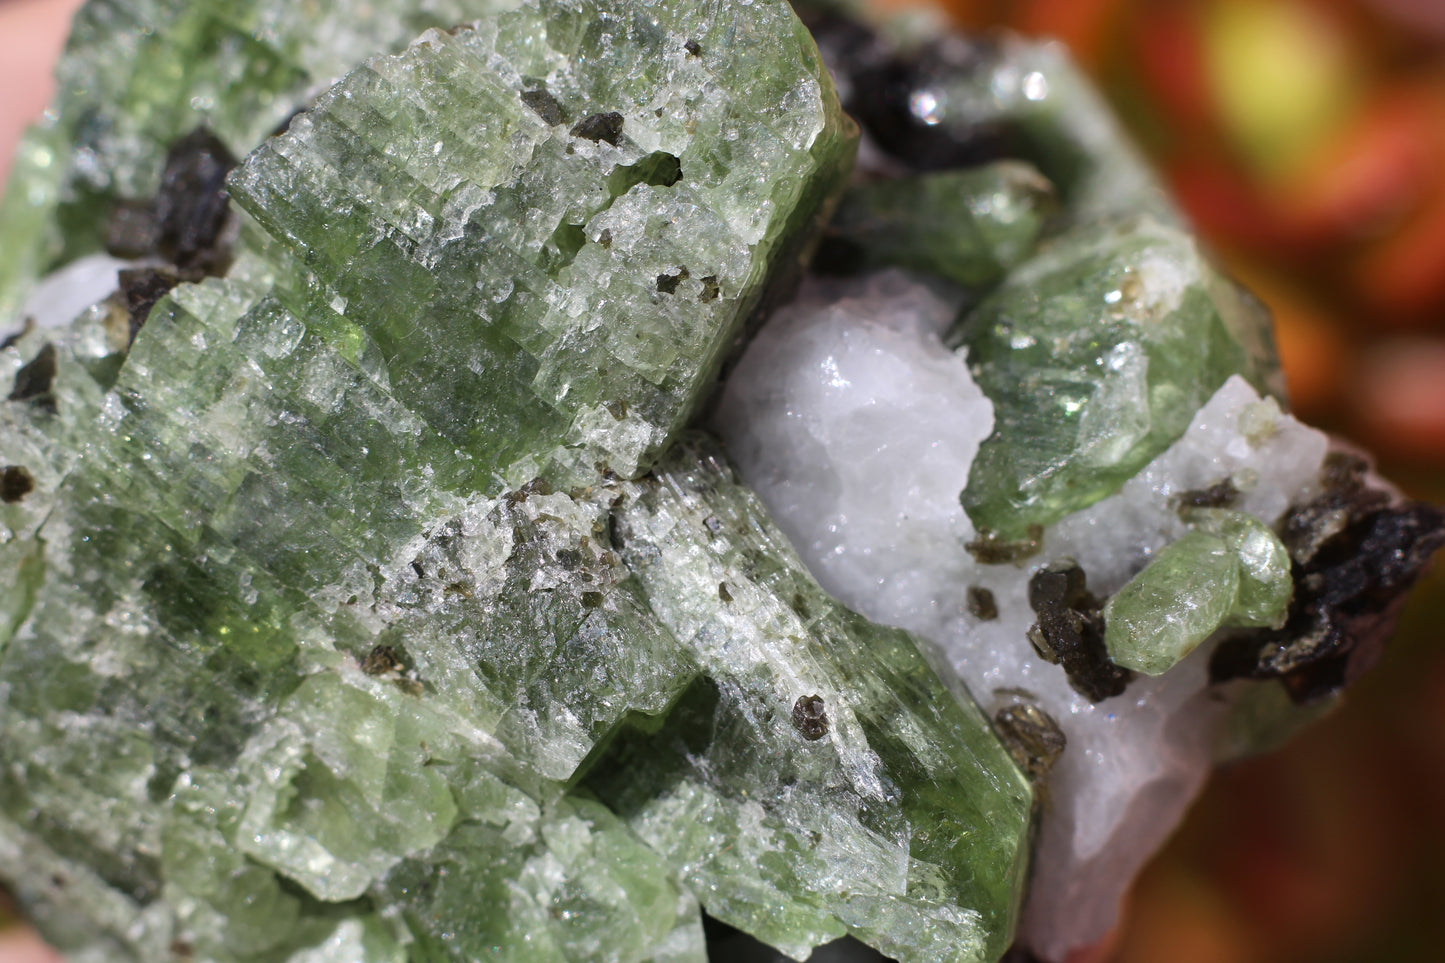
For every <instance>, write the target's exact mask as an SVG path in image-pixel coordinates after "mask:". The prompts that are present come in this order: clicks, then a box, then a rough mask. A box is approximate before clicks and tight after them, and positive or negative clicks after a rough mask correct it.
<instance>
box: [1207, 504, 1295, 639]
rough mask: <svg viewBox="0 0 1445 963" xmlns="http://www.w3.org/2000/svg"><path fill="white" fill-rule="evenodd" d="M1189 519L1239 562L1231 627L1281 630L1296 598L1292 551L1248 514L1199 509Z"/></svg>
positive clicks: (1271, 530) (1271, 531) (1266, 527)
mask: <svg viewBox="0 0 1445 963" xmlns="http://www.w3.org/2000/svg"><path fill="white" fill-rule="evenodd" d="M1185 520H1186V521H1188V522H1189V523H1190V524H1191V525H1193V526H1194V527H1195V528H1196V529H1198V530H1200V531H1205V532H1209V533H1210V534H1212V535H1217V536H1218V537H1219V538H1222V539H1224V542H1225V544H1227V545H1228V546H1229V549H1230V551H1232V552H1234V556H1235V558H1236V559H1237V560H1238V561H1239V594H1238V596H1237V597H1236V598H1235V602H1234V608H1233V610H1232V611H1231V612H1230V616H1229V620H1228V624H1230V625H1238V626H1271V627H1273V628H1279V627H1280V626H1281V625H1283V624H1284V619H1285V616H1286V615H1287V614H1288V613H1289V603H1290V599H1291V598H1292V597H1293V595H1294V579H1293V577H1292V576H1291V574H1290V558H1289V550H1288V549H1287V548H1285V545H1284V542H1282V541H1280V538H1279V536H1278V535H1276V534H1275V533H1274V530H1273V529H1271V528H1270V527H1269V526H1268V525H1266V524H1264V522H1261V521H1260V520H1259V519H1257V518H1255V517H1254V516H1253V515H1249V514H1246V513H1244V512H1232V511H1225V510H1223V509H1217V508H1215V509H1208V508H1206V509H1195V510H1194V511H1191V512H1189V513H1188V514H1186V515H1185Z"/></svg>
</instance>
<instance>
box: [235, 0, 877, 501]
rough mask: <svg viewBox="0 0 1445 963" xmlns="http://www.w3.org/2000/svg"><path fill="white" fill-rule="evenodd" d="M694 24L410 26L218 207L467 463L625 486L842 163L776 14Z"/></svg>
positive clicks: (837, 181)
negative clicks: (265, 244)
mask: <svg viewBox="0 0 1445 963" xmlns="http://www.w3.org/2000/svg"><path fill="white" fill-rule="evenodd" d="M711 9H712V4H709V3H683V4H670V5H667V6H665V7H656V8H648V11H647V12H646V14H645V15H643V14H642V13H641V12H640V11H635V10H632V9H631V8H630V7H629V6H628V5H627V4H625V3H612V2H597V3H589V4H585V5H582V6H580V7H574V6H573V5H571V4H565V3H554V2H551V0H546V2H539V3H537V4H527V5H523V6H522V7H519V8H518V9H517V10H515V11H508V12H505V13H502V14H500V15H498V16H497V17H495V18H494V19H491V20H488V21H486V22H484V23H480V24H478V25H477V26H476V27H475V28H468V29H461V30H454V31H448V32H432V33H428V34H426V35H425V36H424V37H423V38H421V39H420V40H419V41H418V42H416V43H414V44H413V45H412V46H411V47H410V48H408V50H407V51H406V52H405V53H403V54H401V55H399V56H396V57H382V58H378V59H375V60H372V61H370V62H368V63H367V65H365V66H364V67H362V68H360V69H359V70H357V71H356V72H354V73H352V74H351V75H350V76H348V77H347V78H346V79H345V80H344V81H343V82H342V83H341V84H339V85H338V86H336V87H335V88H333V89H332V90H330V91H328V92H327V93H326V94H325V95H323V96H322V97H321V98H320V99H319V101H318V102H317V104H316V106H315V107H314V108H313V109H311V110H310V111H308V112H307V113H306V114H304V115H302V116H301V117H298V118H296V119H295V120H294V121H293V122H292V124H291V127H290V129H289V131H288V132H286V133H285V134H283V135H281V136H279V137H276V138H273V139H271V140H269V141H267V142H266V143H265V144H264V145H262V147H261V148H260V149H259V150H258V151H257V152H256V153H255V154H253V155H252V156H251V157H250V158H249V159H248V160H247V161H246V162H245V164H244V165H243V166H242V167H241V169H240V170H239V171H238V172H237V173H236V174H235V175H234V176H233V177H232V179H231V182H230V185H231V190H232V192H233V194H234V196H235V198H236V200H237V202H238V203H239V204H240V205H241V206H242V207H243V208H245V209H246V210H247V211H248V212H250V213H251V214H252V215H253V216H255V218H256V219H257V220H258V221H259V222H260V223H261V225H262V226H264V227H265V229H266V230H267V231H269V232H270V233H271V234H273V235H274V236H275V237H277V238H279V239H282V240H283V241H284V242H285V244H286V246H287V247H288V248H289V249H290V250H291V251H292V252H293V253H294V254H295V255H296V256H298V257H299V258H300V259H301V260H302V261H303V262H304V263H305V264H306V266H307V267H308V268H309V269H310V270H311V271H312V272H314V273H315V274H316V276H317V277H318V278H319V279H320V280H321V282H323V283H324V284H326V285H327V286H328V287H329V288H330V289H331V290H332V291H334V293H335V295H336V297H337V298H339V299H340V302H341V303H342V304H344V305H345V307H344V308H343V309H341V310H342V313H344V314H345V316H346V318H347V320H348V321H349V322H350V323H352V324H354V325H356V326H357V327H358V328H359V329H360V330H361V331H362V332H363V333H364V334H365V335H366V336H367V337H368V338H369V339H370V340H371V341H372V342H373V343H374V344H375V345H376V346H377V348H378V349H379V351H380V354H381V356H382V358H383V359H384V361H385V363H386V364H387V366H388V368H389V369H390V372H391V381H390V389H391V391H392V392H393V393H394V394H395V395H396V397H397V398H398V400H400V401H401V402H402V403H403V404H406V405H407V406H408V407H410V408H411V409H413V410H414V411H416V412H417V413H418V414H420V415H421V416H422V417H423V418H425V419H426V421H427V423H428V424H430V425H431V426H432V427H433V428H434V429H435V430H437V431H438V432H440V433H441V434H442V435H444V436H445V437H447V438H448V439H450V440H451V441H452V442H453V443H454V444H456V445H458V446H459V447H461V448H463V449H465V450H467V451H468V452H471V453H474V454H475V455H476V457H477V458H478V459H479V460H480V462H481V464H482V465H483V466H484V467H485V468H487V469H489V470H491V471H493V472H496V473H498V474H499V475H507V474H508V473H509V470H510V469H512V466H513V465H514V463H516V462H519V461H522V460H523V459H533V460H537V459H540V458H543V457H545V456H546V455H547V454H548V453H549V450H550V449H551V448H552V447H553V446H555V445H557V444H559V443H564V444H566V445H569V446H572V447H574V448H578V449H580V451H579V452H578V453H577V454H576V456H575V457H576V458H577V459H579V460H580V463H581V466H582V471H583V473H584V474H586V473H591V472H593V471H594V465H595V466H601V467H605V468H609V469H611V470H614V471H616V472H618V473H620V474H622V475H624V476H631V475H635V474H636V473H638V472H639V471H641V470H645V468H646V466H647V465H648V464H649V462H650V461H651V460H652V458H654V457H655V456H656V454H657V453H658V452H659V451H660V450H661V449H662V447H663V446H664V445H665V443H666V442H667V441H668V440H669V439H671V438H672V437H673V436H674V435H675V434H676V433H677V432H678V430H679V429H680V428H681V427H682V425H683V424H684V423H685V421H686V420H687V419H688V417H689V416H691V414H692V413H693V412H694V410H695V408H696V405H697V402H698V401H699V399H700V398H701V397H702V396H703V395H704V394H705V389H706V387H707V385H708V384H710V383H711V380H712V379H713V377H714V376H715V374H716V372H717V369H718V366H719V365H720V363H721V361H722V357H723V355H724V353H725V352H726V351H727V350H728V349H729V348H730V347H731V345H732V343H733V340H734V338H735V337H736V336H737V335H738V334H739V332H740V331H741V328H742V325H743V323H744V321H745V320H746V318H747V317H748V315H749V314H750V313H751V311H752V310H753V308H754V307H755V306H756V305H757V304H758V302H759V299H760V298H761V297H762V295H763V293H764V287H765V282H767V281H768V280H769V275H770V272H772V274H773V275H774V276H775V277H776V276H777V275H780V274H781V275H788V274H789V273H794V274H795V273H796V272H797V270H798V269H799V267H800V262H799V260H798V259H799V257H800V256H801V255H802V254H803V253H804V248H805V247H806V241H807V239H808V238H809V237H810V236H811V235H812V234H813V233H815V232H816V231H817V230H818V229H819V228H820V227H821V226H822V225H821V222H820V220H819V217H820V214H822V213H825V212H826V209H827V207H828V205H827V204H825V201H827V200H828V198H829V195H830V194H831V193H832V192H833V191H834V190H835V189H836V188H837V187H839V186H840V185H841V181H842V178H843V177H844V176H845V175H846V173H847V170H848V167H849V165H850V163H851V156H852V154H851V151H852V138H853V132H852V126H851V123H850V122H849V121H847V120H845V118H844V117H843V115H842V114H841V112H840V110H839V108H838V106H837V102H836V99H835V98H834V96H833V92H832V85H831V82H830V81H829V79H828V77H827V74H826V72H825V71H824V70H823V68H822V64H821V61H820V60H819V59H818V57H817V53H816V50H815V48H814V47H813V45H812V42H811V41H810V39H809V38H808V36H807V33H806V31H804V30H803V28H802V26H801V25H800V24H798V22H797V20H796V19H795V18H794V17H793V14H792V12H791V10H790V9H789V8H788V7H787V5H786V4H780V3H765V4H756V5H754V6H753V7H752V8H751V9H749V10H748V11H747V16H745V17H743V18H742V19H741V20H736V21H734V20H728V19H724V20H719V21H714V20H713V19H712V17H711V15H710V11H711ZM581 51H597V52H598V54H599V55H598V56H587V55H579V52H581ZM603 52H605V56H601V55H600V54H601V53H603ZM742 78H746V83H742ZM789 268H791V271H790V270H789ZM559 457H563V460H564V461H565V460H566V456H559ZM532 470H533V471H534V472H535V470H536V469H535V468H534V469H532ZM528 477H530V476H528ZM525 480H526V478H520V479H518V481H525Z"/></svg>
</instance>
